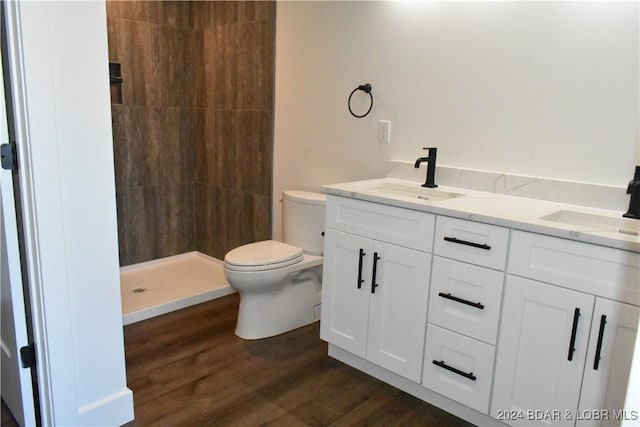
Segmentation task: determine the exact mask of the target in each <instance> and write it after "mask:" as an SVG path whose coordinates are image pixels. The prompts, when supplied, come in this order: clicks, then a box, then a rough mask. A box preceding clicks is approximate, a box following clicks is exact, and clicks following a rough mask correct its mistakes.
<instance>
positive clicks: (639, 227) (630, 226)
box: [540, 210, 640, 236]
mask: <svg viewBox="0 0 640 427" xmlns="http://www.w3.org/2000/svg"><path fill="white" fill-rule="evenodd" d="M540 219H542V220H545V221H553V222H560V223H563V224H569V225H576V226H579V227H588V228H591V229H594V230H598V231H609V232H617V233H622V234H628V235H631V236H638V235H640V221H638V220H635V219H627V218H615V217H611V216H605V215H594V214H588V213H583V212H575V211H568V210H561V211H557V212H553V213H551V214H549V215H545V216H543V217H540Z"/></svg>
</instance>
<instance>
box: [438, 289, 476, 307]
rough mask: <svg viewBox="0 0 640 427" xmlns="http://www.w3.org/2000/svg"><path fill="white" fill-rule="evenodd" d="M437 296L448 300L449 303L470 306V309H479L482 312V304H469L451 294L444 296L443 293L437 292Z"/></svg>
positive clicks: (469, 302)
mask: <svg viewBox="0 0 640 427" xmlns="http://www.w3.org/2000/svg"><path fill="white" fill-rule="evenodd" d="M438 296H439V297H442V298H446V299H450V300H451V301H455V302H459V303H461V304H466V305H470V306H471V307H475V308H479V309H480V310H484V304H482V303H479V302H471V301H469V300H466V299H462V298H458V297H454V296H453V295H451V294H445V293H444V292H438Z"/></svg>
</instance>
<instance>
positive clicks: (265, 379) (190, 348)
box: [2, 295, 470, 427]
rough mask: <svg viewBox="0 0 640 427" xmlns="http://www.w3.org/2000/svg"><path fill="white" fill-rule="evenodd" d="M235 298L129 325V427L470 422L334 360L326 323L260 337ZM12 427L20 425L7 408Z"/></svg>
mask: <svg viewBox="0 0 640 427" xmlns="http://www.w3.org/2000/svg"><path fill="white" fill-rule="evenodd" d="M237 307H238V296H237V295H230V296H227V297H224V298H220V299H218V300H214V301H209V302H206V303H203V304H199V305H197V306H193V307H189V308H186V309H184V310H180V311H176V312H173V313H169V314H166V315H164V316H160V317H156V318H153V319H149V320H145V321H143V322H140V323H136V324H133V325H129V326H126V327H125V328H124V336H125V350H126V361H127V378H128V384H129V388H131V389H132V390H133V396H134V403H135V414H136V419H135V421H133V422H132V423H130V424H128V425H127V426H128V427H134V426H135V427H145V426H169V427H174V426H175V427H201V426H210V425H215V426H242V427H244V426H247V427H251V426H262V425H271V426H286V427H296V426H351V425H358V426H450V427H458V426H461V427H462V426H470V424H468V423H466V422H464V421H462V420H460V419H458V418H456V417H454V416H452V415H449V414H447V413H446V412H444V411H441V410H439V409H437V408H435V407H433V406H431V405H428V404H426V403H424V402H422V401H420V400H418V399H416V398H414V397H412V396H410V395H408V394H406V393H403V392H401V391H399V390H397V389H395V388H393V387H391V386H389V385H386V384H384V383H382V382H380V381H378V380H376V379H374V378H371V377H369V376H368V375H365V374H363V373H361V372H359V371H357V370H355V369H353V368H351V367H349V366H347V365H344V364H343V363H341V362H338V361H336V360H333V359H331V358H330V357H329V356H327V344H326V343H325V342H323V341H321V340H320V338H319V324H318V323H316V324H313V325H311V326H307V327H305V328H301V329H297V330H295V331H292V332H289V333H287V334H283V335H280V336H277V337H274V338H268V339H264V340H258V341H243V340H241V339H239V338H237V337H236V336H235V335H234V333H233V330H234V328H235V323H236V315H237ZM2 427H17V424H15V421H14V420H13V419H12V417H10V414H9V412H8V410H7V408H6V406H4V402H3V405H2Z"/></svg>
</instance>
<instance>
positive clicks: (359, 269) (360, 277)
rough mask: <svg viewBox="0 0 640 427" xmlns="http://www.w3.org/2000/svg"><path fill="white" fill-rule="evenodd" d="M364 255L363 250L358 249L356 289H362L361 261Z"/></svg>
mask: <svg viewBox="0 0 640 427" xmlns="http://www.w3.org/2000/svg"><path fill="white" fill-rule="evenodd" d="M365 255H366V254H365V253H364V249H360V258H359V259H358V289H360V288H362V282H364V279H363V278H362V259H363V258H364V256H365Z"/></svg>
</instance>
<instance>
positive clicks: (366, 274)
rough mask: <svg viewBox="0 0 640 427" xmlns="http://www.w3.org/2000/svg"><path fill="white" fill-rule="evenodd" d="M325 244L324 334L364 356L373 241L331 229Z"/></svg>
mask: <svg viewBox="0 0 640 427" xmlns="http://www.w3.org/2000/svg"><path fill="white" fill-rule="evenodd" d="M324 247H325V250H324V262H323V263H324V266H323V272H322V315H321V320H320V337H321V338H322V339H323V340H325V341H328V342H330V343H331V344H334V345H336V346H338V347H340V348H342V349H344V350H347V351H348V352H351V353H353V354H355V355H356V356H360V357H362V358H364V357H365V351H366V348H367V347H366V346H367V325H368V323H369V292H370V289H369V287H370V283H371V265H372V264H371V259H372V256H373V252H372V250H371V249H372V241H371V240H369V239H365V238H363V237H359V236H356V235H353V234H349V233H343V232H340V231H335V230H330V229H327V230H326V232H325V243H324Z"/></svg>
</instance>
